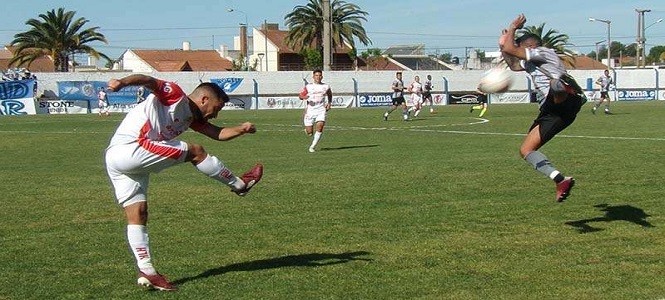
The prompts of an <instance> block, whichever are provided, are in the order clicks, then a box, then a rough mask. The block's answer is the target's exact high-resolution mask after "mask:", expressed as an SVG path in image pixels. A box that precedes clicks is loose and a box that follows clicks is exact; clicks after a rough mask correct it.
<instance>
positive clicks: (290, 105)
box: [258, 96, 306, 109]
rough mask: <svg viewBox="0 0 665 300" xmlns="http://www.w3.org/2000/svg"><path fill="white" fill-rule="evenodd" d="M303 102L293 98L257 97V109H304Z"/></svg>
mask: <svg viewBox="0 0 665 300" xmlns="http://www.w3.org/2000/svg"><path fill="white" fill-rule="evenodd" d="M305 103H306V102H305V101H303V100H300V98H298V97H296V96H293V97H259V99H258V109H298V108H300V109H304V108H305Z"/></svg>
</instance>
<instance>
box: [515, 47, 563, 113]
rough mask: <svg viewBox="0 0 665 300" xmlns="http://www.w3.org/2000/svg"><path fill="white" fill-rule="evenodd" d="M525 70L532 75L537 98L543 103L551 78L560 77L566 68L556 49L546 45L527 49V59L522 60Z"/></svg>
mask: <svg viewBox="0 0 665 300" xmlns="http://www.w3.org/2000/svg"><path fill="white" fill-rule="evenodd" d="M520 64H521V66H522V68H524V70H525V71H526V72H527V73H529V75H531V78H532V80H533V83H534V86H535V88H536V91H537V93H536V98H537V99H538V102H539V103H540V104H541V105H542V104H543V103H545V98H546V97H547V94H548V93H549V91H550V79H559V78H561V76H563V75H564V74H567V73H566V69H565V68H564V66H563V63H562V62H561V59H560V58H559V56H558V55H557V54H556V52H554V50H552V49H550V48H546V47H537V48H535V49H530V48H529V49H526V60H520Z"/></svg>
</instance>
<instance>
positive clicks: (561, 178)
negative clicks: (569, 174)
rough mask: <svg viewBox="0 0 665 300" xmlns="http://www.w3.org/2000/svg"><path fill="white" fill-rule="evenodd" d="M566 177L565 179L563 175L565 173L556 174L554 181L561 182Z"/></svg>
mask: <svg viewBox="0 0 665 300" xmlns="http://www.w3.org/2000/svg"><path fill="white" fill-rule="evenodd" d="M564 179H565V177H563V175H561V173H559V174H557V175H556V176H554V182H556V183H559V182H561V181H563V180H564Z"/></svg>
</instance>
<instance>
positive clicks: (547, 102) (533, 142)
mask: <svg viewBox="0 0 665 300" xmlns="http://www.w3.org/2000/svg"><path fill="white" fill-rule="evenodd" d="M524 23H526V17H525V16H524V15H522V14H520V15H519V16H517V18H515V20H513V21H512V22H511V23H510V25H509V27H508V29H504V30H503V32H502V35H501V37H500V38H499V48H500V49H501V52H502V54H503V57H504V59H505V61H506V63H508V66H509V67H510V69H511V70H513V71H526V72H527V73H529V75H531V77H532V79H533V80H532V82H534V83H535V85H536V91H537V94H536V97H537V99H538V102H539V103H540V113H539V114H538V117H537V118H536V120H535V121H534V122H533V124H532V125H531V128H529V132H528V133H527V135H526V138H524V141H523V142H522V145H521V146H520V154H521V155H522V158H524V159H525V160H526V161H527V162H528V163H530V164H531V165H532V166H533V167H534V168H535V169H536V170H537V171H538V172H540V173H542V174H544V175H546V176H548V177H549V178H551V179H552V180H553V181H554V182H555V183H556V200H557V201H558V202H561V201H563V200H565V199H566V197H568V195H569V194H570V190H571V189H572V188H573V185H575V180H574V179H573V178H572V177H565V176H564V175H563V174H561V172H559V170H557V169H555V168H554V165H552V163H551V162H550V161H549V159H548V158H547V157H546V156H545V155H544V154H543V153H541V152H540V151H538V149H540V147H542V146H543V145H544V144H545V143H547V142H548V141H549V140H550V139H552V138H553V137H554V136H555V135H556V134H558V133H559V132H561V131H562V130H564V129H565V128H566V127H568V126H569V125H570V124H572V123H573V121H575V117H576V116H577V113H578V112H579V111H580V108H581V107H582V105H584V103H585V102H586V96H584V93H583V92H582V89H581V88H580V86H579V85H578V84H577V82H575V79H573V78H572V77H571V76H570V75H568V73H567V72H566V69H565V68H564V66H563V63H562V62H561V59H560V58H559V56H558V55H557V54H556V53H555V52H554V50H552V49H549V48H546V47H543V46H542V45H541V40H540V37H539V36H537V35H535V34H531V33H524V34H522V35H521V36H520V37H519V38H517V39H515V31H516V30H518V29H521V28H522V27H523V26H524Z"/></svg>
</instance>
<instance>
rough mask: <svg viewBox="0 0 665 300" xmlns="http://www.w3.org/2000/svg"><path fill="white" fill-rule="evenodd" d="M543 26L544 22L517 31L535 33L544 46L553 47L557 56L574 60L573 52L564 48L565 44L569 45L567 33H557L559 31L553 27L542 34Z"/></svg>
mask: <svg viewBox="0 0 665 300" xmlns="http://www.w3.org/2000/svg"><path fill="white" fill-rule="evenodd" d="M544 28H545V23H541V24H540V25H538V26H533V25H532V26H526V27H524V28H523V29H521V30H520V31H519V33H521V34H524V33H531V34H535V35H537V36H539V37H540V39H541V41H542V42H543V46H544V47H547V48H551V49H553V50H554V52H556V53H557V54H559V56H564V57H568V58H570V59H573V60H574V59H575V58H574V54H575V53H574V52H573V51H572V50H570V49H566V46H567V45H570V44H568V35H567V34H562V33H559V31H557V30H555V29H550V30H548V31H547V32H546V33H545V35H543V31H544V30H545V29H544ZM564 61H567V59H564Z"/></svg>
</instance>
